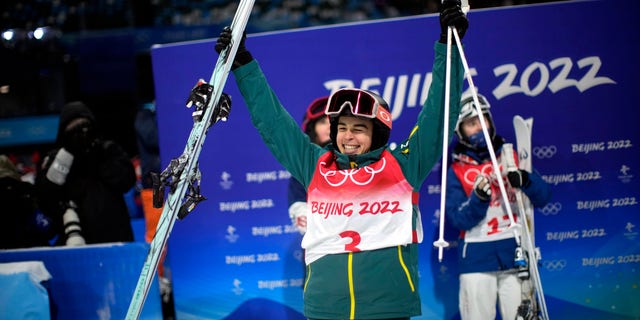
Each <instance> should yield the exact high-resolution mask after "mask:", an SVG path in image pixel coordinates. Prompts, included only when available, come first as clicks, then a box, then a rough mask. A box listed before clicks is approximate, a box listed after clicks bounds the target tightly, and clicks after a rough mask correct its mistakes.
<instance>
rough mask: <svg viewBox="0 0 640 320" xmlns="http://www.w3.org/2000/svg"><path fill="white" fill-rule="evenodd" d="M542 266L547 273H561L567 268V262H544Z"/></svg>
mask: <svg viewBox="0 0 640 320" xmlns="http://www.w3.org/2000/svg"><path fill="white" fill-rule="evenodd" d="M542 266H543V267H544V268H545V269H547V270H549V271H561V270H562V269H564V268H565V267H566V266H567V260H564V259H562V260H546V261H544V262H543V263H542Z"/></svg>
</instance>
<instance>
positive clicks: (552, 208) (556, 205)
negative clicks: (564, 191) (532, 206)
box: [541, 202, 562, 216]
mask: <svg viewBox="0 0 640 320" xmlns="http://www.w3.org/2000/svg"><path fill="white" fill-rule="evenodd" d="M560 210H562V204H561V203H560V202H549V203H547V204H546V205H545V206H544V207H543V208H542V210H541V211H542V214H544V215H545V216H548V215H556V214H558V212H560Z"/></svg>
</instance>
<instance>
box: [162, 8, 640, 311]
mask: <svg viewBox="0 0 640 320" xmlns="http://www.w3.org/2000/svg"><path fill="white" fill-rule="evenodd" d="M639 7H640V5H638V2H637V1H621V0H610V1H575V2H561V3H555V4H554V3H552V4H544V5H532V6H518V7H508V8H506V7H505V8H498V9H488V10H473V9H472V11H471V12H470V13H469V21H470V29H469V31H468V32H467V35H466V36H465V39H464V44H465V53H466V56H467V59H468V62H469V65H470V67H471V72H472V75H473V77H474V83H475V84H476V86H477V87H478V89H479V92H480V93H483V94H484V95H485V96H487V97H488V99H489V101H490V103H491V104H492V109H491V110H492V113H493V116H494V120H495V123H496V127H497V131H498V132H499V133H500V134H501V135H503V136H504V137H506V138H507V140H509V141H510V142H514V143H515V138H514V131H513V126H512V118H513V116H514V115H521V116H523V117H525V118H528V117H533V118H534V122H533V156H534V158H533V166H534V168H536V169H537V170H538V171H539V172H540V173H541V174H542V175H543V177H544V178H545V180H546V181H547V182H549V183H550V184H551V186H552V189H553V193H554V197H553V200H552V202H551V203H550V204H549V205H547V206H546V207H545V208H544V209H541V210H537V211H536V218H535V219H536V220H535V222H536V239H537V244H538V245H539V247H540V249H541V252H542V262H541V266H540V272H541V277H542V283H543V288H544V292H545V294H546V299H547V304H548V307H549V314H550V316H551V317H552V318H554V319H568V318H574V319H575V318H581V319H605V318H606V319H637V318H638V317H640V305H638V303H637V302H638V301H640V292H639V291H638V290H639V289H638V284H639V280H640V277H639V276H638V267H639V266H640V245H639V242H638V230H640V227H637V225H638V224H639V223H640V218H639V215H638V208H639V205H638V201H640V191H639V190H640V184H639V180H638V178H637V176H638V175H639V174H640V161H639V160H638V159H640V158H639V157H638V156H639V152H638V145H639V144H640V130H638V127H636V125H637V123H638V115H639V112H638V111H637V108H636V101H638V92H637V90H639V89H640V81H639V80H638V79H637V75H638V74H639V72H640V64H639V63H638V62H637V58H638V57H640V49H639V47H638V45H637V43H638V40H640V39H638V38H639V37H638V33H637V32H638V30H640V23H639V22H638V19H637V16H636V13H637V12H638V9H640V8H639ZM438 34H439V25H438V18H437V15H427V16H418V17H412V18H407V19H394V20H382V21H375V22H367V23H361V24H347V25H336V26H329V27H323V28H313V29H300V30H292V31H286V32H277V33H263V34H253V35H249V37H248V39H247V47H248V49H249V50H250V51H251V52H252V54H253V55H254V57H256V59H257V60H258V61H259V62H260V64H261V66H262V68H263V70H264V71H265V74H266V75H267V78H268V79H269V81H270V83H271V85H272V86H273V88H274V90H275V91H276V93H277V94H278V96H279V98H280V100H281V102H282V103H283V104H284V105H285V106H286V107H287V108H288V110H289V111H290V113H291V114H292V115H293V116H294V118H295V119H297V120H298V121H299V122H300V121H301V119H302V115H303V113H304V109H305V107H306V105H307V104H308V103H309V102H310V101H311V100H313V99H314V98H316V97H318V96H320V95H327V94H329V93H330V92H331V90H333V89H336V88H338V87H343V86H355V87H361V88H368V89H373V90H376V91H378V92H380V93H381V94H382V95H383V96H384V97H385V99H386V100H387V101H389V102H390V104H391V106H392V112H393V116H394V130H393V133H392V136H391V141H392V142H394V143H397V142H400V141H402V140H403V139H404V138H405V137H406V136H407V135H408V133H409V130H410V129H411V127H412V125H413V123H414V120H415V119H416V116H417V114H418V111H419V108H420V105H421V102H422V101H424V99H425V98H426V97H425V94H426V92H427V89H428V86H429V83H430V80H431V77H430V72H431V70H430V68H431V64H432V60H433V43H434V41H436V40H437V37H438ZM214 43H215V41H214V39H206V40H203V41H199V42H189V43H179V44H172V45H163V46H157V47H154V48H153V50H152V58H153V71H154V81H155V86H156V98H157V101H156V102H157V110H158V121H159V126H160V143H161V157H162V162H163V166H166V165H167V164H168V162H169V160H170V159H172V158H175V157H177V156H179V155H180V153H181V152H182V151H183V149H184V144H185V142H186V140H187V137H188V134H189V132H190V130H191V125H192V120H191V110H190V109H186V108H185V107H184V104H185V101H186V98H187V96H188V94H189V91H190V89H191V87H192V86H193V85H194V84H195V83H196V81H197V80H198V78H204V79H205V80H208V79H209V78H210V76H211V71H212V70H213V68H214V64H215V61H216V59H217V54H216V53H215V51H214V49H213V47H214ZM466 87H467V85H466V84H465V88H466ZM224 91H225V92H227V93H229V94H231V95H232V98H233V108H232V112H231V116H230V119H229V121H228V122H226V123H218V124H216V125H215V126H214V127H213V128H212V129H211V130H210V131H209V134H208V138H207V141H206V142H205V145H204V149H203V152H202V154H201V157H200V169H201V170H202V173H203V181H202V194H203V195H204V196H205V197H207V198H208V200H207V201H204V202H202V203H201V204H200V205H199V206H198V207H197V209H196V210H195V211H194V212H192V213H191V214H190V215H189V216H188V217H186V218H185V219H184V220H181V221H178V222H177V223H176V225H175V227H174V229H173V233H172V235H171V238H170V241H169V256H168V259H169V265H170V267H171V270H172V277H173V281H174V289H175V293H174V294H175V303H176V309H177V313H178V317H179V318H180V319H190V318H194V319H195V318H207V319H225V318H227V319H232V318H238V319H251V318H256V319H264V318H270V319H298V318H302V315H301V311H302V289H301V286H302V283H303V262H302V252H301V249H300V240H301V236H300V235H299V234H298V233H297V231H296V230H295V229H294V228H293V227H292V226H291V225H290V220H289V217H288V214H287V198H286V195H287V191H286V190H287V181H288V178H289V173H288V172H287V171H286V170H284V169H283V168H282V166H280V165H279V164H278V163H277V162H276V160H275V159H274V158H273V156H271V154H270V153H269V152H268V150H267V148H266V147H265V146H264V145H263V143H262V141H261V140H260V138H259V136H258V134H257V132H256V130H255V129H254V128H253V126H252V125H251V123H250V121H249V115H248V112H247V110H246V107H245V105H244V101H243V100H242V97H241V96H240V94H239V92H238V90H237V87H236V85H235V83H234V79H233V76H231V77H230V78H229V81H228V82H227V86H226V88H225V90H224ZM274 125H277V123H276V124H274ZM440 174H441V173H440V168H436V170H434V171H433V172H432V173H431V175H430V177H429V178H428V179H427V181H426V182H425V184H424V188H423V190H422V192H421V199H420V203H421V210H422V216H423V224H424V228H425V241H424V243H423V244H422V245H421V250H422V251H421V259H420V264H421V272H420V277H421V278H420V293H421V296H422V301H423V315H422V317H419V319H455V318H457V317H458V314H457V313H458V312H457V287H458V280H457V274H456V261H455V247H456V238H457V234H456V232H455V231H453V230H450V229H448V228H447V230H446V235H445V238H446V239H447V240H448V241H449V242H450V243H451V247H450V248H449V249H447V250H445V256H444V260H443V261H442V262H441V263H440V262H438V260H437V250H436V249H435V248H434V247H433V245H432V243H433V240H434V239H436V238H437V231H438V214H439V212H438V211H439V207H440V203H439V202H440V183H439V181H440ZM267 313H274V314H273V315H271V316H268V317H267V316H266V314H267Z"/></svg>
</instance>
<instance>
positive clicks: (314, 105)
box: [302, 96, 329, 141]
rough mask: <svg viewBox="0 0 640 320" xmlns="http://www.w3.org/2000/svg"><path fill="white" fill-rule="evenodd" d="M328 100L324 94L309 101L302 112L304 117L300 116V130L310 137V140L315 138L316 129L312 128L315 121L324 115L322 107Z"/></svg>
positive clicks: (325, 105)
mask: <svg viewBox="0 0 640 320" xmlns="http://www.w3.org/2000/svg"><path fill="white" fill-rule="evenodd" d="M328 100H329V97H327V96H325V97H320V98H317V99H315V100H313V101H311V103H310V104H309V106H308V107H307V111H306V112H305V113H304V118H302V131H304V133H306V134H307V135H308V136H309V137H310V138H311V141H315V139H316V131H315V130H314V127H315V124H316V122H317V121H318V120H320V119H321V118H322V117H326V115H325V114H324V109H325V108H326V107H327V101H328Z"/></svg>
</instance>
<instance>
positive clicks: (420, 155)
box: [394, 42, 464, 191]
mask: <svg viewBox="0 0 640 320" xmlns="http://www.w3.org/2000/svg"><path fill="white" fill-rule="evenodd" d="M451 49H452V50H451V79H450V84H451V85H450V92H449V105H450V107H449V129H448V138H447V141H451V137H452V136H453V132H454V129H455V125H456V122H457V120H458V115H459V114H460V95H461V93H462V83H463V76H464V68H463V66H462V62H461V60H460V56H459V54H458V50H457V48H456V47H455V46H452V47H451ZM434 50H435V58H434V62H433V69H432V82H431V86H430V87H429V95H428V97H427V99H426V101H425V102H424V105H423V107H422V110H421V111H420V113H419V114H418V120H417V122H416V126H415V127H414V128H413V130H412V131H411V134H410V136H409V137H408V138H407V140H406V141H405V142H404V143H402V144H401V146H400V148H397V149H395V150H394V155H395V156H396V158H397V159H398V162H399V163H400V166H401V167H402V170H403V173H404V175H405V177H406V179H407V181H409V183H410V184H411V185H412V186H413V187H414V188H415V190H416V191H418V190H419V189H420V186H421V184H422V183H423V182H424V180H425V179H426V177H427V175H428V174H429V172H430V171H431V169H432V168H433V166H434V165H435V164H436V163H437V162H438V161H440V158H441V157H442V138H443V135H444V96H445V86H444V84H445V66H446V51H447V47H446V45H444V44H442V43H439V42H436V44H435V45H434Z"/></svg>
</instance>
